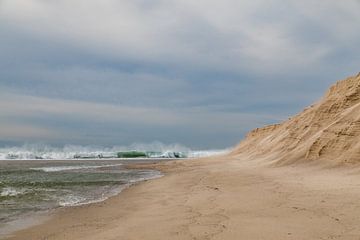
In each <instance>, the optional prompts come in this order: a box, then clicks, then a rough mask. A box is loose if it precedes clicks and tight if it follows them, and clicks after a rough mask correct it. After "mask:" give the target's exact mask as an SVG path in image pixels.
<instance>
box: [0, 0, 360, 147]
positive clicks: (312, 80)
mask: <svg viewBox="0 0 360 240" xmlns="http://www.w3.org/2000/svg"><path fill="white" fill-rule="evenodd" d="M358 9H359V1H354V0H349V1H346V3H345V2H343V1H342V2H341V1H335V0H330V1H295V0H294V1H293V0H291V1H286V2H284V1H279V0H271V1H266V0H251V1H250V0H249V1H237V0H227V1H212V0H211V1H209V0H199V1H190V0H184V1H177V0H170V1H161V0H154V1H145V0H135V1H134V0H131V1H130V0H125V1H116V0H104V1H85V0H79V1H71V0H59V1H46V0H27V1H21V0H2V1H0V34H1V36H2V37H1V38H0V52H1V54H0V72H1V73H0V99H1V102H0V105H1V109H2V112H0V121H1V122H3V123H2V125H1V126H5V122H6V124H8V123H14V124H15V123H16V124H17V125H19V126H24V128H26V129H29V128H30V127H32V129H36V130H39V131H38V132H39V133H40V132H41V131H44V134H43V137H44V138H45V137H46V134H45V133H46V132H47V131H49V130H51V131H55V132H54V136H57V135H56V134H55V133H59V132H61V133H65V135H68V136H70V135H71V137H68V138H66V137H63V135H61V134H60V137H59V138H61V139H62V140H59V138H57V137H54V138H56V139H58V140H56V139H55V140H54V142H56V141H58V143H59V142H62V143H66V141H67V140H71V139H75V140H76V141H78V142H79V143H81V142H89V141H90V142H91V141H96V140H95V139H98V140H99V141H100V142H102V143H104V144H105V143H106V144H111V143H116V142H118V141H128V143H129V142H131V141H140V142H141V141H152V140H160V141H174V142H177V141H182V142H183V143H184V144H185V145H187V142H191V144H194V145H198V146H202V147H204V146H215V145H218V146H220V145H221V146H226V145H230V144H234V143H235V142H236V141H237V140H239V139H240V138H241V137H242V136H243V135H244V133H245V132H246V131H248V130H249V129H250V128H252V127H257V126H261V125H262V124H268V123H273V122H275V121H279V120H282V119H285V118H286V117H287V116H289V115H291V114H294V113H296V112H297V111H299V110H301V108H302V107H304V106H306V105H308V104H310V103H311V102H313V101H315V100H317V99H318V98H319V97H320V96H321V95H322V93H323V91H325V89H326V88H327V87H328V85H329V84H331V83H332V82H334V81H335V80H338V79H342V78H344V77H346V76H348V75H350V74H353V73H356V72H358V71H359V70H358V63H359V61H360V58H359V56H360V47H359V46H358V39H359V38H360V32H359V31H357V29H358V26H359V24H360V17H359V14H358ZM257 119H258V120H257ZM103 123H104V124H105V123H106V125H107V126H104V125H103ZM39 126H40V128H41V129H42V128H43V130H41V131H40V129H39ZM36 130H34V131H32V132H31V131H30V130H28V131H27V132H28V133H29V134H28V135H31V134H30V133H33V134H34V136H36V134H35V132H37V131H36ZM24 132H26V131H25V130H24ZM72 132H73V134H72ZM169 132H170V133H171V134H167V133H169ZM50 135H51V134H50ZM169 135H170V136H169ZM6 136H8V137H10V136H9V133H7V134H6ZM216 136H220V137H219V138H220V139H219V138H217V137H216ZM18 137H19V136H18ZM152 137H153V138H155V139H151V138H152ZM39 138H41V136H38V137H36V139H39ZM141 138H143V139H144V140H142V139H141ZM5 140H6V139H5ZM5 140H3V141H5ZM9 141H10V139H9ZM124 144H127V143H126V142H124Z"/></svg>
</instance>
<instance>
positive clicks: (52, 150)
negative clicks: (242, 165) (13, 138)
mask: <svg viewBox="0 0 360 240" xmlns="http://www.w3.org/2000/svg"><path fill="white" fill-rule="evenodd" d="M129 151H140V152H144V153H149V154H146V157H145V158H179V157H181V158H184V157H185V158H198V157H209V156H214V155H219V154H224V153H226V152H228V151H229V150H228V149H223V150H192V149H190V148H188V147H185V146H183V145H180V144H170V145H166V144H163V143H161V142H153V143H150V144H143V143H141V144H132V145H130V146H114V147H110V148H105V147H99V146H79V145H65V146H64V147H62V148H57V147H53V146H50V145H46V144H24V145H23V146H21V147H4V148H0V160H36V159H49V160H51V159H54V160H66V159H99V158H101V159H114V158H118V153H119V152H129Z"/></svg>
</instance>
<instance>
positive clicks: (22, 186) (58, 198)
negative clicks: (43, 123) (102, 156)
mask: <svg viewBox="0 0 360 240" xmlns="http://www.w3.org/2000/svg"><path fill="white" fill-rule="evenodd" d="M136 162H139V161H120V160H108V161H101V160H93V161H89V160H88V161H83V160H66V161H55V160H48V161H39V160H36V161H14V160H12V161H0V234H1V229H2V227H4V226H6V225H7V224H9V223H11V222H12V221H16V220H17V219H19V218H21V217H22V216H24V215H29V214H32V213H36V212H40V211H47V210H50V209H55V208H59V207H65V206H75V205H81V204H87V203H91V202H98V201H102V200H105V199H106V198H108V197H110V196H113V195H116V194H118V193H119V192H120V191H121V190H122V189H123V188H125V187H128V186H129V185H131V184H132V183H135V182H138V181H141V180H145V179H151V178H156V177H159V176H161V173H160V172H158V171H155V170H146V169H142V170H138V169H136V170H132V169H128V168H125V167H124V166H125V164H133V163H136Z"/></svg>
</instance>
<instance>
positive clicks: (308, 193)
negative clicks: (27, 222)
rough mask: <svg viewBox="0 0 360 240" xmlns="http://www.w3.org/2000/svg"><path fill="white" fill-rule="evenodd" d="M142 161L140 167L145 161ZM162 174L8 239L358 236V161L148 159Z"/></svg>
mask: <svg viewBox="0 0 360 240" xmlns="http://www.w3.org/2000/svg"><path fill="white" fill-rule="evenodd" d="M139 167H144V166H143V165H141V166H139ZM146 167H149V168H157V169H161V170H162V171H163V172H164V173H166V175H165V176H164V177H162V178H160V179H155V180H150V181H146V182H142V183H140V184H137V185H136V186H133V187H130V188H128V189H126V190H125V191H123V192H122V193H121V194H119V195H118V196H115V197H113V198H110V199H108V200H106V201H105V202H101V203H96V204H90V205H85V206H79V207H73V208H66V209H62V210H60V211H58V212H57V213H56V214H54V215H53V216H52V217H51V218H50V219H49V220H48V221H46V222H44V223H42V224H40V225H37V226H34V227H32V228H30V229H26V230H22V231H19V232H17V233H16V234H15V235H13V236H12V237H10V238H7V239H8V240H18V239H27V240H32V239H33V240H35V239H36V240H38V239H49V240H50V239H87V240H89V239H94V240H95V239H96V240H98V239H109V240H110V239H277V240H279V239H354V240H355V239H359V236H360V226H359V222H360V205H359V204H358V200H359V199H360V187H359V186H360V177H359V175H358V174H359V169H358V168H356V169H354V168H347V167H341V168H339V167H337V168H333V167H330V166H326V165H321V164H319V163H317V164H309V163H308V164H306V165H305V164H304V165H295V166H294V165H292V166H291V167H290V166H287V167H273V166H270V165H267V164H264V162H262V161H251V160H246V159H242V158H241V156H238V157H236V158H235V157H229V156H226V157H213V158H208V159H197V160H183V161H177V162H168V163H158V164H150V165H148V166H146Z"/></svg>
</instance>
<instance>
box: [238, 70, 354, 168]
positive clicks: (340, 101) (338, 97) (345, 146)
mask: <svg viewBox="0 0 360 240" xmlns="http://www.w3.org/2000/svg"><path fill="white" fill-rule="evenodd" d="M232 154H234V155H238V154H246V155H248V156H250V157H251V158H255V157H257V158H259V157H263V158H268V159H269V160H274V161H276V163H280V164H285V163H292V162H296V161H304V160H318V159H323V160H327V161H332V162H334V163H343V162H358V163H360V73H359V74H358V75H357V76H353V77H349V78H347V79H345V80H342V81H339V82H337V83H336V84H335V85H333V86H332V87H331V88H330V89H329V90H328V92H327V93H326V94H325V96H324V97H323V99H322V100H320V101H319V102H318V103H316V104H314V105H312V106H310V107H308V108H306V109H305V110H304V111H303V112H301V113H299V114H298V115H296V116H295V117H293V118H291V119H289V120H287V121H285V122H283V123H281V124H277V125H271V126H266V127H264V128H260V129H255V130H253V131H251V132H250V133H249V134H248V135H247V137H246V138H245V140H244V141H242V142H241V143H240V144H239V145H238V146H237V147H236V148H235V150H234V151H233V152H232Z"/></svg>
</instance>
